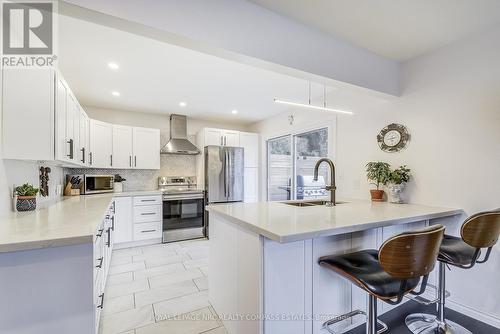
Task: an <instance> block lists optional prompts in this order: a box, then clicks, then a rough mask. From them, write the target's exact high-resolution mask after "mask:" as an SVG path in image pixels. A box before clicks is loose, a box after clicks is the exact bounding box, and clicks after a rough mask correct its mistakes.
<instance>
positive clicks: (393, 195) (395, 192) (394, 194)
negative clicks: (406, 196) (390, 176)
mask: <svg viewBox="0 0 500 334" xmlns="http://www.w3.org/2000/svg"><path fill="white" fill-rule="evenodd" d="M404 189H405V184H404V183H401V184H391V185H389V195H390V202H391V203H397V204H401V203H404V200H403V197H402V195H403V191H404Z"/></svg>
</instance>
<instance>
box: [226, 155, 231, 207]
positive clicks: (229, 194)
mask: <svg viewBox="0 0 500 334" xmlns="http://www.w3.org/2000/svg"><path fill="white" fill-rule="evenodd" d="M230 175H231V154H230V153H229V152H227V178H228V182H227V198H228V199H229V198H230V197H231V185H230V182H229V176H230Z"/></svg>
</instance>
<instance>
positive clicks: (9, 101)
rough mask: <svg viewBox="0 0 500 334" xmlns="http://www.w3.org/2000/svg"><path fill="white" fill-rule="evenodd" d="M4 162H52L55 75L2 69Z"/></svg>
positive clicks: (35, 70) (32, 70) (41, 71)
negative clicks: (16, 160) (9, 160)
mask: <svg viewBox="0 0 500 334" xmlns="http://www.w3.org/2000/svg"><path fill="white" fill-rule="evenodd" d="M2 76H3V84H2V101H1V103H2V114H3V115H2V144H3V149H2V155H3V158H4V159H19V160H53V159H54V132H55V129H54V123H55V122H54V95H55V91H54V90H55V73H54V71H51V70H47V69H30V70H19V69H14V68H3V69H2Z"/></svg>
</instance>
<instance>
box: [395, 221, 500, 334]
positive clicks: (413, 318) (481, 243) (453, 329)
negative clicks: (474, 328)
mask: <svg viewBox="0 0 500 334" xmlns="http://www.w3.org/2000/svg"><path fill="white" fill-rule="evenodd" d="M460 234H461V238H457V237H452V236H449V235H445V236H444V239H443V242H442V244H441V248H440V250H439V255H438V261H439V286H438V298H439V299H438V307H437V316H435V315H430V314H423V313H417V314H411V315H409V316H407V317H406V320H405V322H406V326H407V327H408V329H409V330H410V331H411V332H412V333H419V334H428V333H433V334H434V333H443V334H444V333H446V334H449V333H450V334H451V333H472V332H470V331H469V330H467V329H465V328H464V327H462V326H460V325H458V324H457V323H455V322H452V321H449V320H447V319H446V315H445V300H446V297H447V296H446V286H445V283H446V279H445V278H446V277H445V270H446V265H452V266H454V267H458V268H462V269H470V268H472V267H474V265H476V264H477V263H485V262H486V261H488V259H489V257H490V254H491V249H492V248H493V246H495V244H496V243H497V241H498V238H499V235H500V211H487V212H481V213H478V214H475V215H473V216H471V217H469V218H467V219H466V220H465V222H464V223H463V225H462V228H461V231H460ZM482 248H487V250H486V254H485V256H484V258H483V259H482V260H479V257H480V256H481V249H482Z"/></svg>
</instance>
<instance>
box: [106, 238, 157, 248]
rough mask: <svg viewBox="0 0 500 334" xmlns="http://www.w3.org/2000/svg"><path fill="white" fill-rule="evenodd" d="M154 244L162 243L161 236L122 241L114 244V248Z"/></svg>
mask: <svg viewBox="0 0 500 334" xmlns="http://www.w3.org/2000/svg"><path fill="white" fill-rule="evenodd" d="M154 244H161V238H156V239H149V240H140V241H131V242H122V243H119V244H116V243H115V244H114V245H113V249H123V248H130V247H140V246H148V245H154Z"/></svg>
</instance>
